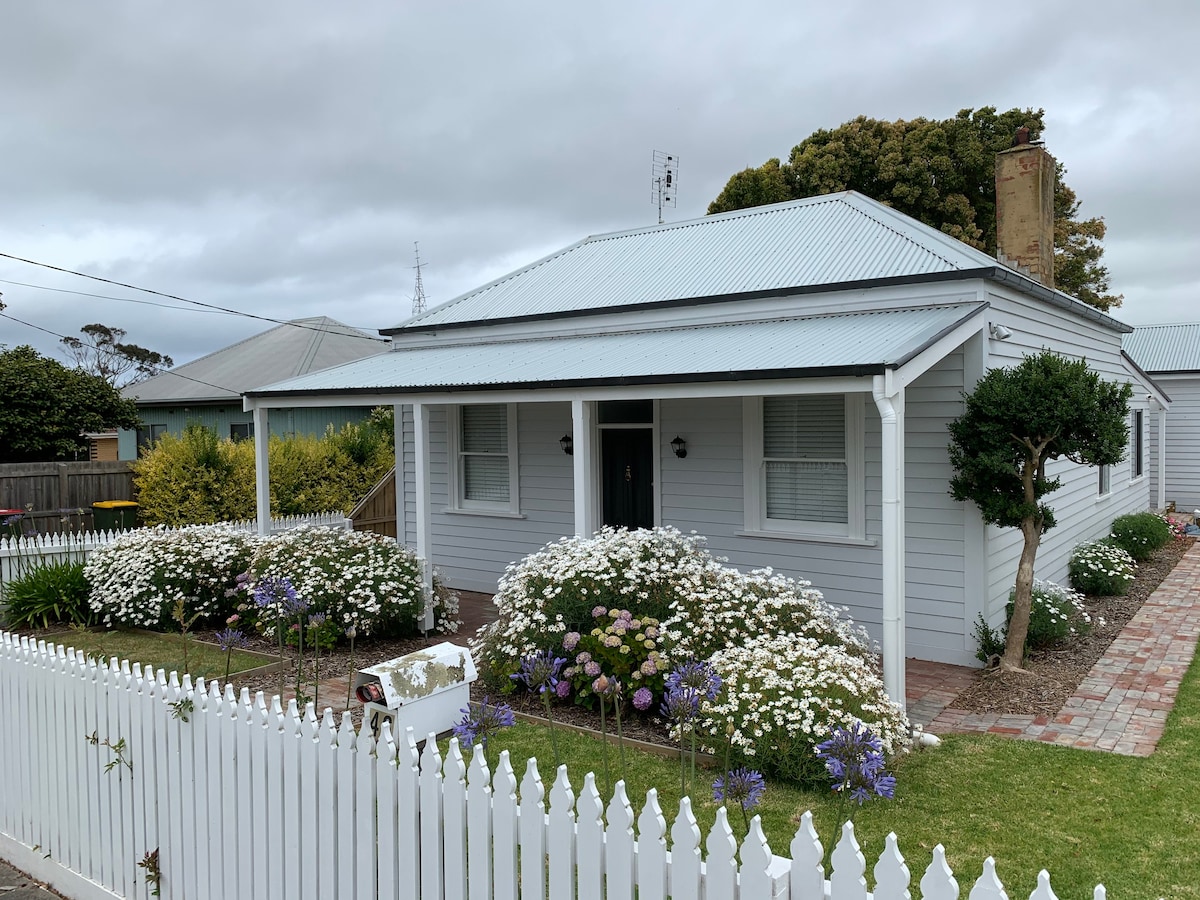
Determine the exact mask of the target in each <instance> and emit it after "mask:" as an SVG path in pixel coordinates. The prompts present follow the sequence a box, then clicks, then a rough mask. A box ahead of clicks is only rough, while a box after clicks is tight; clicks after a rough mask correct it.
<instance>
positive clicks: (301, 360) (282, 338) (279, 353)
mask: <svg viewBox="0 0 1200 900" xmlns="http://www.w3.org/2000/svg"><path fill="white" fill-rule="evenodd" d="M387 347H388V345H387V344H386V343H385V342H383V341H381V340H380V339H379V338H377V337H375V336H374V335H370V334H367V333H365V332H362V331H359V330H358V329H356V328H351V327H350V326H349V325H343V324H342V323H341V322H337V321H335V320H333V319H330V318H328V317H327V316H316V317H313V318H308V319H294V320H292V321H291V322H289V323H287V324H284V325H279V326H277V327H275V328H272V329H270V330H269V331H264V332H262V333H261V334H256V335H254V336H253V337H250V338H247V339H246V340H244V341H239V342H238V343H236V344H231V345H230V346H228V347H225V348H223V349H221V350H217V351H216V352H214V353H210V354H208V355H207V356H202V357H200V358H199V359H195V360H192V361H191V362H189V363H184V364H183V365H181V366H176V367H175V368H173V369H170V370H168V371H166V372H162V373H160V374H158V375H155V376H154V377H153V378H148V379H146V380H145V381H142V382H138V383H137V384H131V385H129V386H127V387H126V388H124V389H123V391H122V393H123V394H124V395H125V396H126V397H132V398H133V399H134V400H136V401H137V402H138V403H139V404H157V405H164V404H175V403H185V402H187V403H200V402H205V401H209V402H212V401H217V402H220V401H224V402H229V401H231V400H237V399H238V398H240V397H241V395H242V394H243V393H244V392H245V391H247V390H249V389H251V388H254V387H258V386H259V385H261V384H264V383H265V382H268V381H272V380H275V381H278V380H279V379H280V378H285V377H291V376H296V375H304V374H307V373H309V372H316V371H318V370H320V369H327V368H329V367H330V366H338V365H342V364H343V363H347V362H352V361H353V360H356V359H362V358H363V357H365V356H371V355H373V354H376V353H382V352H384V351H386V349H387Z"/></svg>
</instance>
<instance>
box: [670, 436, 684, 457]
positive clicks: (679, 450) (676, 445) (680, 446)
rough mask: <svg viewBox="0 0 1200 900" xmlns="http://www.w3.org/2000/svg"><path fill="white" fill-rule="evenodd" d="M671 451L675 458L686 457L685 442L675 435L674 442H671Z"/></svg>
mask: <svg viewBox="0 0 1200 900" xmlns="http://www.w3.org/2000/svg"><path fill="white" fill-rule="evenodd" d="M671 449H672V450H673V451H675V455H676V456H678V457H679V458H680V459H683V458H684V457H685V456H687V441H685V440H684V439H683V438H681V437H679V435H676V436H675V440H673V441H671Z"/></svg>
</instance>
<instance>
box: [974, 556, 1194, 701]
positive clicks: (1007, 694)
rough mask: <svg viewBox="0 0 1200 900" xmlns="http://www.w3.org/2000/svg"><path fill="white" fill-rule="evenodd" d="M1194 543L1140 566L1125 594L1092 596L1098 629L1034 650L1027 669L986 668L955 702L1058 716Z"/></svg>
mask: <svg viewBox="0 0 1200 900" xmlns="http://www.w3.org/2000/svg"><path fill="white" fill-rule="evenodd" d="M1192 543H1193V539H1192V538H1184V539H1182V540H1173V541H1172V542H1171V543H1170V544H1168V545H1167V546H1166V547H1163V548H1162V549H1161V550H1159V551H1157V552H1156V553H1155V554H1154V557H1153V558H1152V559H1150V560H1149V561H1148V562H1144V563H1142V564H1140V565H1139V566H1138V568H1137V571H1136V573H1135V575H1134V580H1133V584H1131V585H1130V587H1129V591H1128V593H1126V594H1125V595H1124V596H1121V597H1091V596H1088V597H1086V598H1085V606H1086V608H1087V612H1088V615H1090V616H1091V618H1092V629H1091V631H1089V632H1088V633H1087V634H1083V635H1077V636H1075V637H1074V638H1072V639H1071V640H1069V641H1067V642H1065V643H1064V644H1062V645H1061V646H1057V647H1050V648H1047V649H1044V650H1033V651H1030V653H1029V655H1028V656H1027V657H1026V660H1025V670H1026V671H1025V672H1002V671H1001V670H1000V669H998V668H993V669H986V670H982V671H981V672H980V675H979V678H978V680H977V681H976V682H975V684H974V685H973V686H972V687H970V688H968V689H967V690H965V691H963V692H962V693H961V694H959V695H958V699H956V700H955V701H954V702H953V703H951V706H953V707H954V708H955V709H966V710H970V711H971V712H980V713H1008V714H1016V715H1049V716H1053V715H1055V714H1056V713H1057V712H1058V711H1059V710H1060V709H1062V706H1063V704H1064V703H1066V702H1067V698H1068V697H1070V696H1071V695H1072V694H1074V693H1075V690H1076V689H1077V688H1078V687H1079V684H1080V682H1082V681H1083V679H1084V678H1086V677H1087V674H1088V672H1090V671H1091V669H1092V666H1094V665H1095V664H1096V661H1097V660H1099V659H1100V657H1101V656H1103V655H1104V653H1105V651H1106V650H1108V647H1109V645H1110V644H1111V643H1112V642H1113V639H1114V638H1116V636H1117V635H1118V634H1120V633H1121V629H1123V628H1124V627H1125V626H1126V625H1127V624H1128V623H1129V620H1130V619H1132V618H1133V617H1134V616H1135V615H1137V612H1138V610H1140V609H1141V608H1142V604H1143V603H1145V602H1146V599H1147V598H1148V597H1149V596H1150V595H1151V594H1152V593H1154V590H1155V589H1156V588H1157V587H1158V586H1159V585H1160V584H1161V583H1162V581H1163V579H1165V578H1166V577H1167V576H1168V575H1170V574H1171V570H1172V569H1174V568H1175V566H1176V564H1177V563H1178V562H1179V560H1180V559H1182V558H1183V555H1184V554H1185V553H1186V552H1187V551H1188V550H1189V549H1190V548H1191V546H1192Z"/></svg>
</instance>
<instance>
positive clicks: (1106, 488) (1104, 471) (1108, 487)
mask: <svg viewBox="0 0 1200 900" xmlns="http://www.w3.org/2000/svg"><path fill="white" fill-rule="evenodd" d="M1096 488H1097V492H1098V493H1099V495H1100V496H1101V497H1107V496H1108V495H1109V494H1110V493H1112V467H1111V466H1108V465H1103V466H1101V467H1100V481H1099V484H1098V485H1097V486H1096Z"/></svg>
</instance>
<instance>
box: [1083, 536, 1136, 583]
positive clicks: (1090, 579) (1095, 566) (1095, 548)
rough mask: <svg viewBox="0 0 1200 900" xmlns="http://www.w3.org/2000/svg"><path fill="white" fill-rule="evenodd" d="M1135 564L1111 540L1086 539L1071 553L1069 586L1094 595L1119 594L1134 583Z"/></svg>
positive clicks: (1130, 557) (1131, 558)
mask: <svg viewBox="0 0 1200 900" xmlns="http://www.w3.org/2000/svg"><path fill="white" fill-rule="evenodd" d="M1136 568H1137V564H1136V563H1135V562H1134V561H1133V557H1132V556H1130V555H1129V554H1128V553H1127V552H1126V551H1124V550H1122V549H1121V548H1120V547H1118V546H1117V545H1116V544H1113V543H1112V542H1111V541H1085V542H1084V543H1082V544H1080V545H1079V546H1078V547H1076V548H1075V550H1074V551H1073V552H1072V553H1071V561H1070V562H1069V563H1068V564H1067V572H1068V574H1069V575H1070V578H1071V586H1072V587H1073V588H1075V590H1077V591H1082V592H1083V593H1085V594H1091V595H1092V596H1094V597H1118V596H1121V595H1123V594H1124V593H1125V592H1126V591H1127V590H1129V586H1130V585H1131V584H1133V573H1134V570H1135V569H1136Z"/></svg>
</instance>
